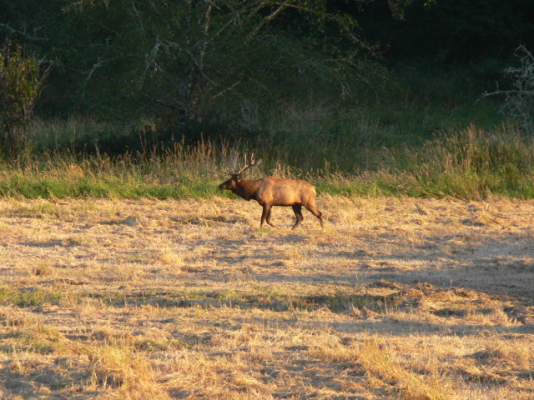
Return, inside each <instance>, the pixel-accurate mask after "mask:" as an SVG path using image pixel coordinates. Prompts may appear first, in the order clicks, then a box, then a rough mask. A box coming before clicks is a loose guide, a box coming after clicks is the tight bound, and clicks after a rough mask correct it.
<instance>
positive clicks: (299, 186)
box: [219, 174, 323, 229]
mask: <svg viewBox="0 0 534 400" xmlns="http://www.w3.org/2000/svg"><path fill="white" fill-rule="evenodd" d="M231 175H232V177H231V178H230V179H228V180H227V181H226V182H223V183H221V184H220V185H219V189H226V190H231V191H232V192H233V193H235V194H237V195H238V196H240V197H242V198H243V199H245V200H247V201H250V200H256V201H257V202H258V203H259V204H260V205H261V206H262V207H263V212H262V214H261V223H260V226H263V223H264V222H265V221H267V223H268V224H269V225H271V226H274V225H273V224H272V223H271V208H272V207H273V206H285V207H289V206H291V207H293V211H294V213H295V216H296V218H297V221H296V222H295V225H293V228H292V229H295V228H296V227H297V226H298V225H299V224H300V223H301V222H302V220H303V219H304V217H303V216H302V207H303V206H304V207H306V208H307V209H308V210H309V211H310V212H311V213H312V214H313V215H315V216H316V217H317V218H318V219H319V222H320V223H321V226H323V218H322V213H321V212H320V211H319V210H318V209H317V206H316V205H315V197H316V193H315V187H314V186H313V185H310V184H309V183H308V182H304V181H300V180H293V179H280V178H276V177H274V176H268V177H266V178H262V179H258V180H246V179H241V174H231Z"/></svg>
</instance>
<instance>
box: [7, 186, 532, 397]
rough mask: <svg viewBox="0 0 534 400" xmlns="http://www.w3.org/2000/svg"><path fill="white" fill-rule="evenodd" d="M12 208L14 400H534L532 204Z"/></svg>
mask: <svg viewBox="0 0 534 400" xmlns="http://www.w3.org/2000/svg"><path fill="white" fill-rule="evenodd" d="M317 203H318V207H319V209H320V210H322V211H323V212H324V214H325V220H326V221H325V227H324V229H321V228H320V225H319V223H318V221H317V219H316V218H315V217H313V216H312V215H311V214H310V213H309V212H307V211H306V210H304V211H303V213H304V218H305V220H304V222H303V224H302V226H301V227H300V228H299V229H297V230H295V231H292V230H291V229H290V228H291V226H292V224H293V222H294V216H293V213H292V210H291V209H290V208H280V207H275V208H274V209H273V222H274V223H275V224H277V225H278V227H277V228H270V227H268V228H263V229H260V228H259V220H260V215H261V208H260V207H259V206H258V205H257V203H255V202H246V201H243V200H240V199H231V200H230V199H223V198H214V199H209V200H182V201H155V200H154V201H153V200H141V201H126V200H117V201H111V200H90V199H88V200H57V201H45V200H41V201H26V200H1V201H0V398H2V399H173V398H189V399H197V398H199V399H201V398H209V399H251V398H259V399H277V398H283V399H309V398H317V399H396V398H398V399H471V400H477V399H480V400H488V399H514V400H520V399H533V398H534V231H533V225H534V202H533V201H519V200H508V199H492V200H488V201H481V202H464V201H456V200H451V199H445V200H436V199H428V200H422V199H399V198H371V199H367V198H365V199H364V198H347V197H329V196H322V197H319V198H318V202H317Z"/></svg>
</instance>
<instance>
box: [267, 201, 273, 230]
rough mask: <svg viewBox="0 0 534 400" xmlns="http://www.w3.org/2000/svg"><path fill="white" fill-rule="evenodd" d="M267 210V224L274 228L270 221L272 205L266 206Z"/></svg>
mask: <svg viewBox="0 0 534 400" xmlns="http://www.w3.org/2000/svg"><path fill="white" fill-rule="evenodd" d="M268 207H269V208H268V210H267V223H268V224H269V225H271V226H272V227H273V228H275V226H274V224H273V223H272V222H271V211H273V207H272V206H268Z"/></svg>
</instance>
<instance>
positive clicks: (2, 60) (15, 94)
mask: <svg viewBox="0 0 534 400" xmlns="http://www.w3.org/2000/svg"><path fill="white" fill-rule="evenodd" d="M49 71H50V68H48V69H46V70H45V72H44V73H43V74H41V73H40V70H39V65H38V61H37V60H36V59H35V58H33V57H29V56H28V55H27V54H26V50H25V48H24V47H21V46H19V45H17V44H13V43H11V42H9V41H6V43H5V44H4V47H3V49H2V50H1V51H0V121H1V127H2V130H3V132H4V138H3V143H1V146H0V148H1V149H2V150H3V152H4V153H5V154H6V155H10V156H16V155H17V153H18V151H19V150H20V149H21V147H22V145H23V144H24V142H25V128H26V125H27V123H28V121H29V120H30V118H31V116H32V113H33V110H34V107H35V102H36V101H37V98H38V97H39V92H40V89H41V87H42V84H43V82H44V79H45V78H46V76H47V75H48V72H49Z"/></svg>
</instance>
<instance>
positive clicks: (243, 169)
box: [230, 153, 262, 175]
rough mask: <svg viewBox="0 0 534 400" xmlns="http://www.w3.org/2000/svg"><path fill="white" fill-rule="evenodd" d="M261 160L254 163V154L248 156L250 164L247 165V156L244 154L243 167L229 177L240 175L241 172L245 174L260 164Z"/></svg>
mask: <svg viewBox="0 0 534 400" xmlns="http://www.w3.org/2000/svg"><path fill="white" fill-rule="evenodd" d="M261 161H262V160H259V161H256V160H254V153H252V154H251V155H250V162H249V163H248V164H247V155H246V154H245V166H244V167H243V168H241V169H240V170H239V171H238V172H234V173H231V174H230V175H241V174H242V173H243V172H245V171H246V170H247V169H249V168H250V167H255V166H257V165H260V164H261Z"/></svg>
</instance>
